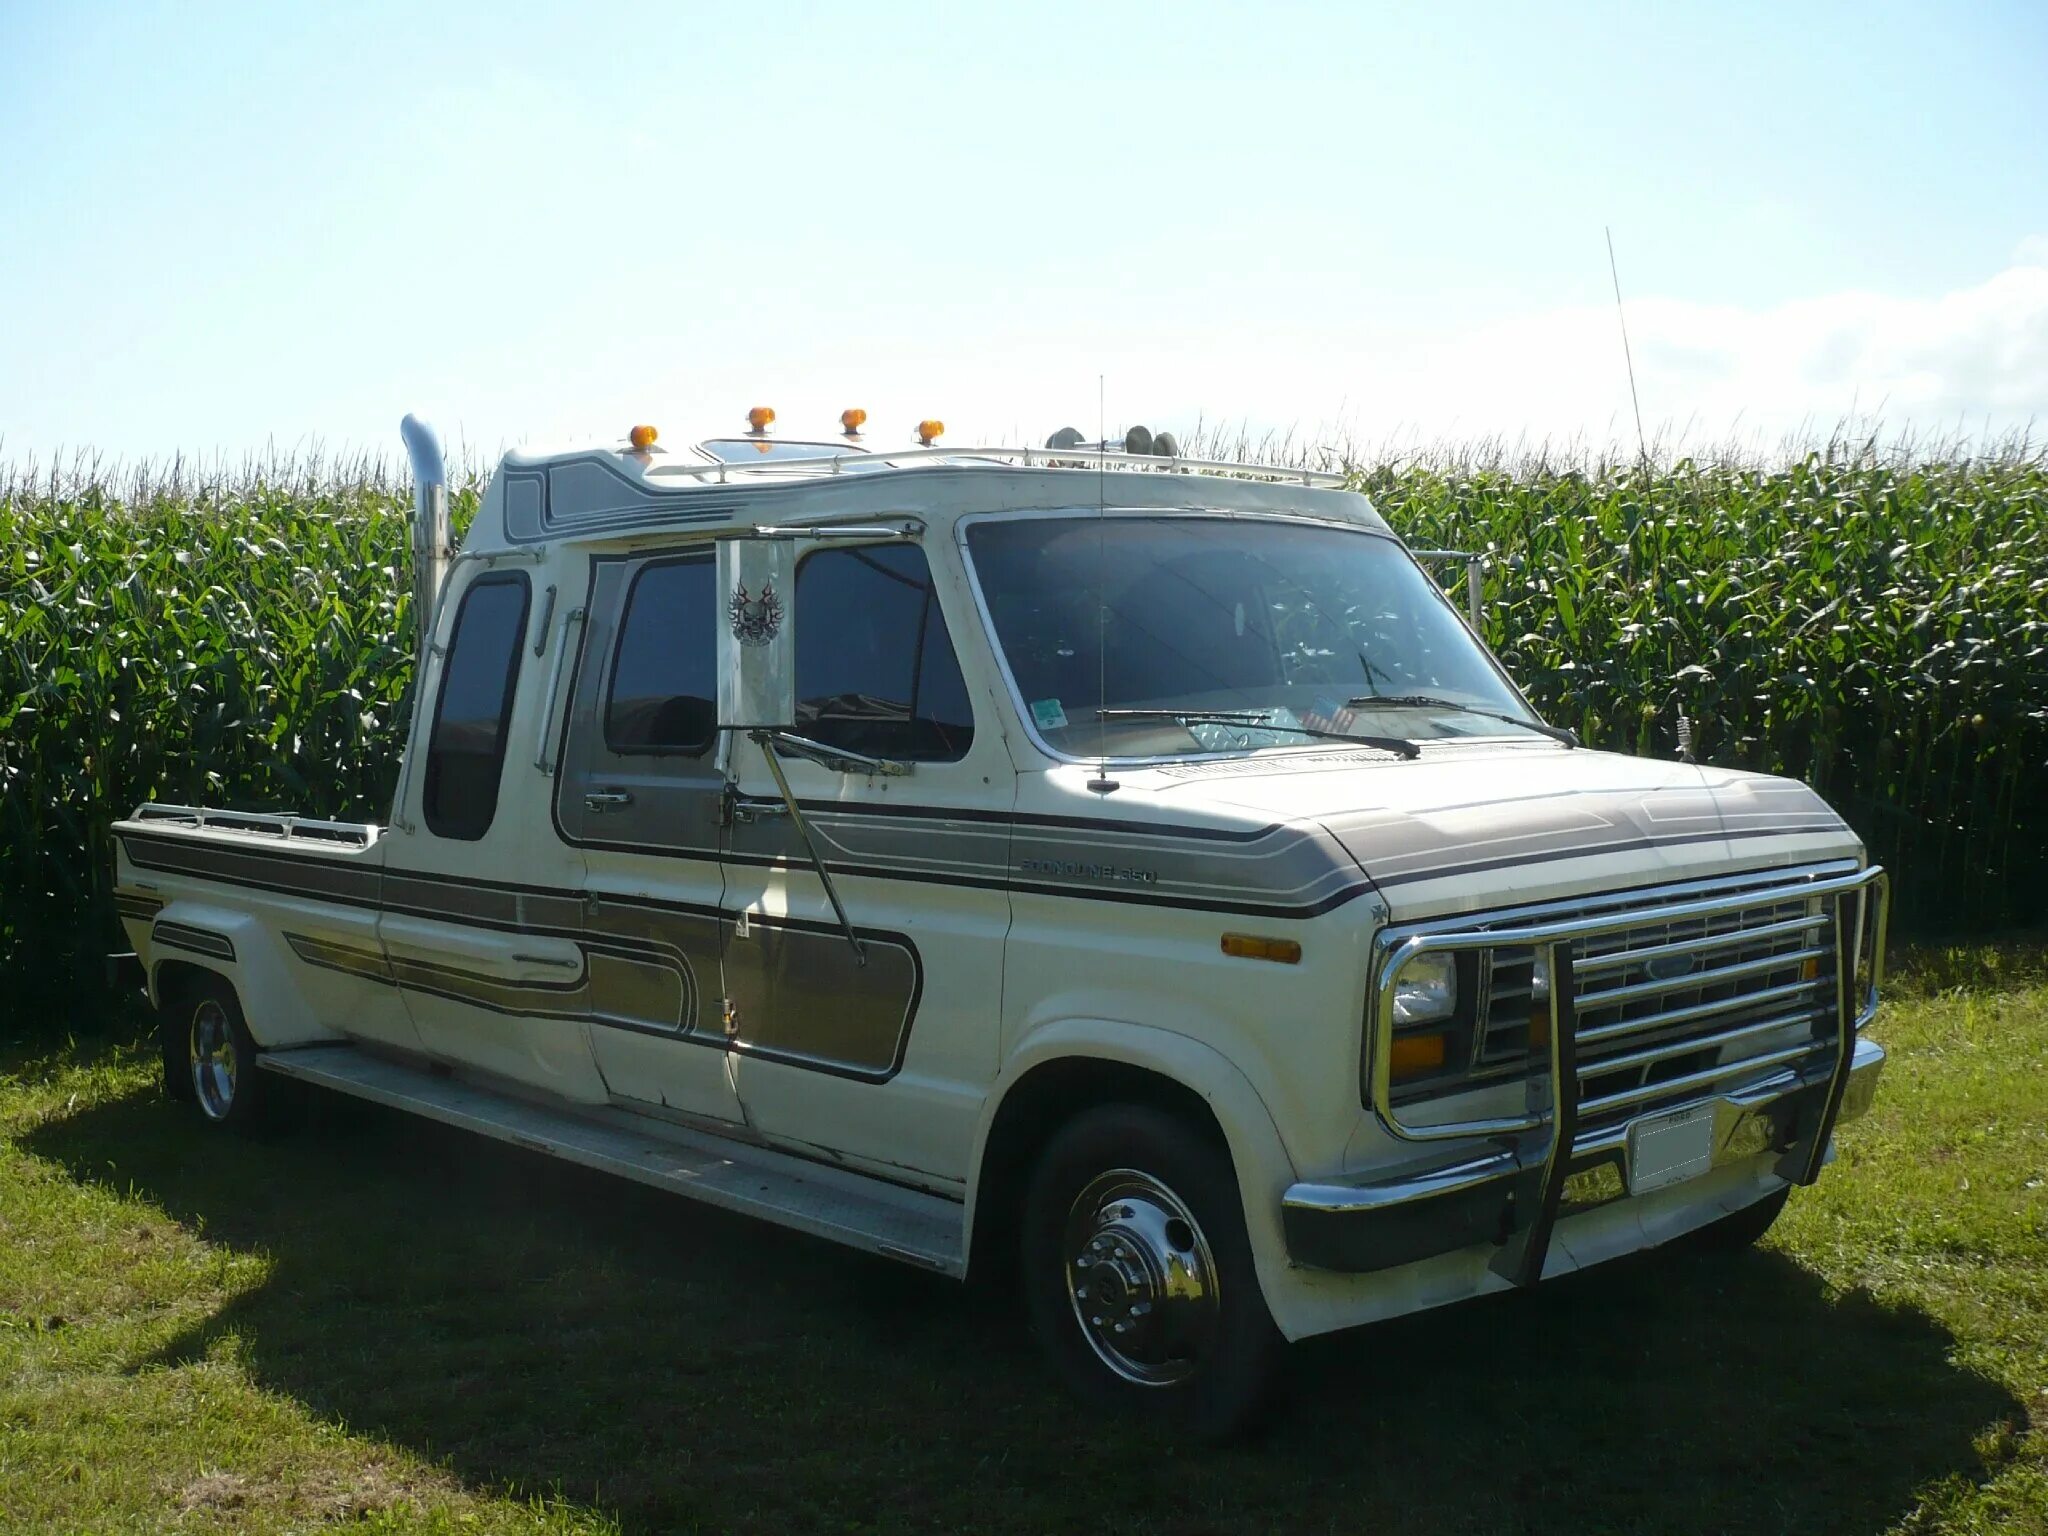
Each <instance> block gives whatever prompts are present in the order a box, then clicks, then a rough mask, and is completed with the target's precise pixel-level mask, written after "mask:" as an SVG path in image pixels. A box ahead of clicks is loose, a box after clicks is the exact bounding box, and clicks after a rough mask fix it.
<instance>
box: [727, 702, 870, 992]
mask: <svg viewBox="0 0 2048 1536" xmlns="http://www.w3.org/2000/svg"><path fill="white" fill-rule="evenodd" d="M748 734H749V735H750V736H751V737H752V738H753V739H754V741H755V742H756V743H757V744H758V745H759V746H760V748H761V755H762V756H763V757H765V758H767V759H768V771H769V772H770V773H772V774H774V775H775V787H776V788H777V789H779V790H781V791H782V803H783V804H784V805H786V806H788V807H789V819H790V820H791V821H792V822H794V823H795V824H796V830H797V835H798V836H799V837H801V838H802V839H803V840H804V848H805V849H806V850H807V851H808V852H809V854H810V856H811V867H812V868H813V869H815V870H817V872H818V880H819V883H820V884H822V885H823V886H824V887H825V896H826V899H827V900H829V901H830V902H831V903H832V910H833V911H834V912H835V913H836V914H838V917H839V926H840V928H841V929H842V930H843V931H844V932H845V934H846V942H847V943H848V944H850V945H852V946H853V958H854V962H855V964H857V965H866V964H867V963H868V953H867V951H866V950H865V949H864V948H862V947H861V942H860V938H859V936H858V935H857V934H855V933H854V931H853V924H852V922H850V921H849V920H848V919H847V916H846V905H845V903H844V902H842V901H840V899H839V888H838V887H837V886H836V885H834V884H833V883H832V872H831V871H830V870H828V869H827V868H825V859H824V856H823V855H822V854H820V853H819V852H818V844H817V840H816V839H815V838H813V837H812V836H811V824H810V822H809V821H808V820H806V819H805V817H804V813H803V812H802V811H800V810H799V809H797V803H796V796H795V795H794V794H792V793H791V792H790V788H789V780H788V778H787V777H785V776H784V774H783V772H782V759H781V758H779V757H777V756H776V755H775V733H774V732H773V731H750V732H748Z"/></svg>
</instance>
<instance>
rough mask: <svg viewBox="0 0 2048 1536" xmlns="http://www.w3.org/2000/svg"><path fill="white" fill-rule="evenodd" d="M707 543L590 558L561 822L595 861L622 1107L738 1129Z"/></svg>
mask: <svg viewBox="0 0 2048 1536" xmlns="http://www.w3.org/2000/svg"><path fill="white" fill-rule="evenodd" d="M716 585H717V580H716V569H715V561H714V559H713V555H712V551H711V549H710V547H709V546H708V545H702V544H699V545H697V546H695V547H688V546H684V547H678V548H671V549H668V550H663V551H658V552H652V553H650V552H644V551H643V552H640V553H636V554H633V555H624V556H617V557H610V556H600V557H598V558H596V559H594V560H593V561H592V569H591V584H590V595H589V597H588V599H587V601H586V603H585V608H586V610H587V613H586V623H585V624H584V626H583V631H584V632H583V637H582V646H581V651H580V655H579V656H578V658H577V659H576V662H575V669H576V670H575V679H574V687H573V689H572V690H571V691H570V693H569V697H568V701H567V704H566V706H565V711H566V724H565V727H564V737H563V741H562V747H561V752H562V765H561V772H560V774H559V777H558V782H557V785H556V789H555V796H554V805H553V815H554V818H555V821H556V824H557V825H558V826H559V827H560V829H561V832H562V835H563V837H564V838H565V839H566V840H567V841H569V842H570V843H571V844H573V845H574V846H576V847H577V848H579V849H580V850H581V852H582V855H583V862H584V880H585V887H584V891H585V911H584V923H585V927H586V929H587V931H588V935H589V937H588V941H587V948H588V950H589V953H590V968H591V984H592V1007H591V1017H590V1025H591V1029H590V1035H591V1049H592V1051H593V1053H594V1054H595V1056H596V1059H597V1064H598V1068H599V1070H600V1071H601V1072H602V1073H603V1074H604V1079H605V1082H606V1084H607V1085H608V1087H609V1089H610V1092H611V1093H612V1094H613V1095H614V1096H615V1097H618V1098H621V1099H627V1100H632V1101H635V1102H639V1103H644V1104H648V1105H654V1106H660V1107H664V1108H667V1109H671V1110H676V1111H680V1112H682V1113H683V1114H685V1115H689V1116H695V1117H699V1118H710V1119H715V1120H736V1119H738V1118H739V1108H738V1104H737V1102H736V1100H735V1099H734V1096H733V1088H732V1081H731V1077H730V1075H729V1073H728V1071H727V1062H726V1031H725V1021H724V1012H723V1008H722V1006H721V997H722V991H723V989H722V988H721V987H720V985H719V979H718V944H719V921H718V920H719V909H720V902H721V900H722V896H723V888H724V878H723V872H722V869H721V866H720V862H719V822H720V819H721V809H722V801H723V790H724V776H723V773H722V770H721V768H720V766H719V759H720V751H719V741H718V731H717V686H716V683H715V681H714V676H715V674H714V671H713V660H714V656H713V651H714V644H715V630H714V629H713V624H714V622H715V619H716V615H717V612H718V608H719V604H718V600H717V593H716V590H715V589H716Z"/></svg>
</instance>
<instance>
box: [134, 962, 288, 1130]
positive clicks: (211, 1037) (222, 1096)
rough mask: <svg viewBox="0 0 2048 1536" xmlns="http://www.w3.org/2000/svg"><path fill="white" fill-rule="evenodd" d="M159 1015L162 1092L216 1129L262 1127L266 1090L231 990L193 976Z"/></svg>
mask: <svg viewBox="0 0 2048 1536" xmlns="http://www.w3.org/2000/svg"><path fill="white" fill-rule="evenodd" d="M159 1012H160V1021H159V1023H158V1026H157V1027H158V1030H159V1036H158V1041H159V1046H160V1049H161V1051H162V1055H163V1065H164V1090H165V1092H167V1093H168V1094H169V1095H170V1096H171V1097H172V1098H174V1099H182V1100H184V1101H186V1102H188V1103H192V1104H196V1105H198V1107H199V1112H200V1114H201V1115H203V1116H204V1117H205V1118H206V1119H207V1120H209V1121H211V1122H212V1123H214V1124H216V1125H225V1126H232V1127H235V1128H236V1129H251V1128H254V1127H255V1126H258V1125H260V1124H262V1123H264V1121H265V1120H266V1118H267V1116H268V1113H269V1110H270V1107H271V1105H270V1099H271V1095H270V1086H271V1085H270V1084H269V1082H268V1081H267V1080H266V1079H265V1077H264V1075H263V1074H262V1073H260V1072H258V1071H257V1070H256V1041H255V1040H254V1038H253V1037H251V1035H250V1034H249V1026H248V1023H247V1021H246V1020H245V1019H244V1018H243V1017H242V1004H241V1000H240V999H239V998H237V997H236V996H235V989H234V988H233V987H232V986H230V985H229V984H228V983H227V981H226V980H224V979H223V978H221V977H219V976H213V975H207V976H203V977H197V978H194V979H192V980H191V981H188V982H186V983H185V984H183V985H182V986H180V987H178V988H177V990H176V991H175V992H174V993H173V995H172V996H171V997H170V998H168V999H167V1000H166V1002H165V1005H164V1007H163V1008H162V1009H160V1010H159Z"/></svg>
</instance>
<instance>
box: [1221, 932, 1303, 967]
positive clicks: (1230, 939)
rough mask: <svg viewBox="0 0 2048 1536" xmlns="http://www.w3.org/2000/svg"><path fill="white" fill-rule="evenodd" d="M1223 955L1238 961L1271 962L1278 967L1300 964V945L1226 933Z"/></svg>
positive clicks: (1263, 937)
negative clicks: (1233, 957)
mask: <svg viewBox="0 0 2048 1536" xmlns="http://www.w3.org/2000/svg"><path fill="white" fill-rule="evenodd" d="M1223 953H1225V954H1226V955H1235V956H1236V957H1237V958H1238V959H1240V960H1271V961H1273V962H1275V963H1276V964H1279V965H1299V964H1301V945H1300V944H1298V943H1296V942H1295V941H1294V940H1293V939H1272V938H1267V937H1265V936H1264V935H1263V934H1257V933H1226V934H1225V935H1223Z"/></svg>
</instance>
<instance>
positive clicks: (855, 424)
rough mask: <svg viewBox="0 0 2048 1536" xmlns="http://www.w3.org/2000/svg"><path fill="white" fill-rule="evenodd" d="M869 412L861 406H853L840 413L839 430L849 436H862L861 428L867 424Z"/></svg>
mask: <svg viewBox="0 0 2048 1536" xmlns="http://www.w3.org/2000/svg"><path fill="white" fill-rule="evenodd" d="M867 419H868V413H867V412H866V411H864V410H862V409H861V408H860V407H859V406H857V405H856V406H853V407H851V408H849V409H847V410H844V411H841V412H840V413H839V430H840V431H841V432H843V433H844V434H845V435H846V436H847V437H849V438H857V437H859V436H860V429H861V428H862V427H863V426H865V425H866V424H867Z"/></svg>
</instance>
